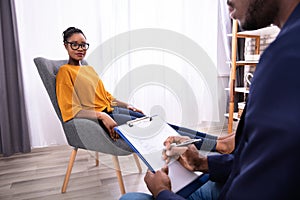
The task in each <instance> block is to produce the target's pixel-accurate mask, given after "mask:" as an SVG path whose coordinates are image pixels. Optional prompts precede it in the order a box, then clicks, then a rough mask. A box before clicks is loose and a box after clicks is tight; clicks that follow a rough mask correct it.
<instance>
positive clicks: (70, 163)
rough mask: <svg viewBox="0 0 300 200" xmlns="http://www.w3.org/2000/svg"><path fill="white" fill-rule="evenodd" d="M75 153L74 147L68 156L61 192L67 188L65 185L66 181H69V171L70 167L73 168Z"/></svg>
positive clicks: (66, 184)
mask: <svg viewBox="0 0 300 200" xmlns="http://www.w3.org/2000/svg"><path fill="white" fill-rule="evenodd" d="M76 154H77V148H74V149H73V150H72V153H71V156H70V160H69V164H68V168H67V172H66V175H65V180H64V183H63V186H62V188H61V193H65V192H66V190H67V186H68V183H69V179H70V175H71V171H72V168H73V164H74V161H75V157H76Z"/></svg>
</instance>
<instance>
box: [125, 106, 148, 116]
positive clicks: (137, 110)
mask: <svg viewBox="0 0 300 200" xmlns="http://www.w3.org/2000/svg"><path fill="white" fill-rule="evenodd" d="M127 109H128V110H132V111H134V112H139V113H142V114H144V113H143V111H142V110H140V109H138V108H136V107H134V106H133V105H130V104H129V105H128V106H127Z"/></svg>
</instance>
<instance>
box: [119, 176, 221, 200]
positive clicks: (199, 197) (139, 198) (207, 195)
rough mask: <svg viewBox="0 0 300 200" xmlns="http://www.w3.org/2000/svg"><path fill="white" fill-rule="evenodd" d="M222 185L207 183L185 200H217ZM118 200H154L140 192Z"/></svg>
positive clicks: (126, 195)
mask: <svg viewBox="0 0 300 200" xmlns="http://www.w3.org/2000/svg"><path fill="white" fill-rule="evenodd" d="M222 187H223V184H220V183H216V182H212V181H207V182H206V183H205V184H204V185H203V186H201V187H200V188H199V189H198V190H196V191H195V192H194V193H192V194H191V195H190V196H189V197H188V198H187V200H215V199H218V197H219V195H220V191H221V189H222ZM120 200H154V198H153V196H152V195H149V194H146V193H141V192H129V193H126V194H124V195H123V196H121V198H120Z"/></svg>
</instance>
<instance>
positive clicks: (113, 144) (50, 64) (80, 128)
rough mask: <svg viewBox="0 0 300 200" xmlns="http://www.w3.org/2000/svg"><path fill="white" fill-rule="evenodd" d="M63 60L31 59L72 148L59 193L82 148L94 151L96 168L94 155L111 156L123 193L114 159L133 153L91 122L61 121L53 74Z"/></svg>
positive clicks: (81, 120)
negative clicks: (103, 154)
mask: <svg viewBox="0 0 300 200" xmlns="http://www.w3.org/2000/svg"><path fill="white" fill-rule="evenodd" d="M67 62H68V61H67V60H49V59H46V58H42V57H38V58H34V63H35V65H36V67H37V69H38V72H39V74H40V76H41V79H42V81H43V83H44V86H45V88H46V90H47V92H48V94H49V97H50V99H51V102H52V104H53V107H54V109H55V112H56V114H57V116H58V118H59V120H60V121H61V123H62V126H63V129H64V133H65V135H66V138H67V141H68V144H69V145H70V146H72V147H73V148H74V149H73V150H72V153H71V156H70V161H69V164H68V168H67V172H66V175H65V179H64V183H63V186H62V190H61V192H62V193H64V192H66V189H67V186H68V182H69V178H70V174H71V171H72V167H73V164H74V161H75V157H76V154H77V151H78V149H86V150H91V151H95V152H96V154H95V155H96V157H95V158H96V165H97V166H98V165H99V160H98V152H101V153H106V154H111V155H112V156H113V161H114V165H115V170H116V174H117V178H118V182H119V186H120V190H121V193H122V194H124V193H125V187H124V183H123V178H122V174H121V170H120V165H119V160H118V156H127V155H130V154H133V152H132V150H131V149H130V148H129V146H128V145H127V144H126V143H125V142H124V141H123V140H120V139H119V140H117V141H113V140H112V139H111V138H110V137H109V136H108V134H107V133H106V132H105V131H104V129H103V128H102V127H101V126H100V125H99V124H98V123H97V122H96V121H93V120H89V119H82V118H81V119H79V118H74V119H72V120H69V121H67V122H65V123H64V122H63V120H62V116H61V113H60V109H59V106H58V103H57V99H56V88H55V85H56V74H57V72H58V69H59V67H60V66H62V65H64V64H66V63H67ZM133 156H134V159H135V162H136V165H137V167H138V170H139V172H141V171H142V168H141V165H140V163H139V160H138V157H137V155H136V154H133Z"/></svg>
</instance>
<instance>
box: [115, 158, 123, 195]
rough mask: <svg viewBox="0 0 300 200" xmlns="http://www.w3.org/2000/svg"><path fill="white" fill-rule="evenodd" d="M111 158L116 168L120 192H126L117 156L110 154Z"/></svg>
mask: <svg viewBox="0 0 300 200" xmlns="http://www.w3.org/2000/svg"><path fill="white" fill-rule="evenodd" d="M112 159H113V162H114V165H115V170H116V174H117V178H118V182H119V187H120V191H121V194H125V193H126V192H125V187H124V182H123V177H122V172H121V168H120V163H119V159H118V156H112Z"/></svg>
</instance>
